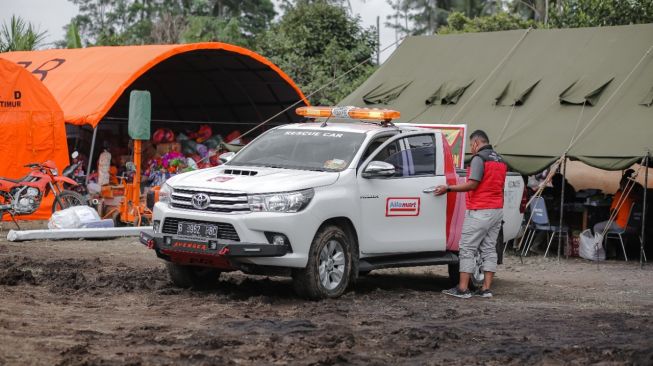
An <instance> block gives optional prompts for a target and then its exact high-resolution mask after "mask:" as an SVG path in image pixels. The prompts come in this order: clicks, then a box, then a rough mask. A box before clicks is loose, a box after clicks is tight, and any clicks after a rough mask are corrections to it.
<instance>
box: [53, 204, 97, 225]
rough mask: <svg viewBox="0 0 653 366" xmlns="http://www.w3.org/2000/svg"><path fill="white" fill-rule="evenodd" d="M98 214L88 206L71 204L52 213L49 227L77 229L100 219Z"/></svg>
mask: <svg viewBox="0 0 653 366" xmlns="http://www.w3.org/2000/svg"><path fill="white" fill-rule="evenodd" d="M100 220H101V219H100V215H98V213H97V211H95V210H94V209H93V208H92V207H89V206H73V207H68V208H66V209H64V210H61V211H57V212H55V213H53V214H52V216H51V217H50V220H49V221H48V228H49V229H78V228H81V227H85V226H86V225H89V224H91V223H93V222H97V221H100Z"/></svg>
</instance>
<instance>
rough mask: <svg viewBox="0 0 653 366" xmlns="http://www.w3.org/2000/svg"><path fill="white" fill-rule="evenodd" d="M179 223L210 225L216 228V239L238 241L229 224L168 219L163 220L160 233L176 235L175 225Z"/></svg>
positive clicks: (236, 234)
mask: <svg viewBox="0 0 653 366" xmlns="http://www.w3.org/2000/svg"><path fill="white" fill-rule="evenodd" d="M179 221H183V222H192V223H197V224H210V225H217V226H218V239H226V240H233V241H240V237H239V236H238V233H237V232H236V229H235V228H234V226H233V225H231V224H226V223H223V222H210V221H200V220H188V219H178V218H176V217H168V218H166V219H165V220H163V227H162V228H161V232H162V233H164V234H173V235H174V234H177V225H178V224H179Z"/></svg>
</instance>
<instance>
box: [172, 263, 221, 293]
mask: <svg viewBox="0 0 653 366" xmlns="http://www.w3.org/2000/svg"><path fill="white" fill-rule="evenodd" d="M166 267H167V268H168V275H169V276H170V280H171V281H172V284H173V285H175V286H176V287H180V288H206V287H211V285H215V283H216V282H217V280H218V278H219V277H220V271H218V270H217V269H214V268H207V267H194V266H183V265H180V264H175V263H170V262H167V263H166Z"/></svg>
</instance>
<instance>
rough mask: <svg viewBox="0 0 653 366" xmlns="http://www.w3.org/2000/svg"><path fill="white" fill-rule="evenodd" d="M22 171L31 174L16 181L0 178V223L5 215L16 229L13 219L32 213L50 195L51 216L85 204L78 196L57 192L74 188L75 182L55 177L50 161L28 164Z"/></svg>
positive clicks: (71, 193)
mask: <svg viewBox="0 0 653 366" xmlns="http://www.w3.org/2000/svg"><path fill="white" fill-rule="evenodd" d="M25 167H27V168H30V169H31V171H30V172H29V173H28V174H27V175H26V176H24V177H22V178H20V179H10V178H4V177H0V219H2V217H4V215H5V214H9V215H10V216H11V219H12V220H13V222H14V224H16V226H18V223H17V222H16V219H15V218H14V217H15V216H22V215H30V214H32V213H34V212H36V210H38V208H39V207H40V206H41V202H42V201H43V198H44V197H47V196H48V195H49V194H50V193H52V194H54V203H53V204H52V212H55V211H58V210H62V209H64V208H68V207H71V206H81V205H85V204H86V199H85V198H84V197H83V196H82V195H80V194H79V193H77V192H73V191H69V190H65V189H63V188H61V187H62V185H63V184H64V183H67V184H70V185H72V186H76V185H77V182H75V181H74V180H72V179H70V178H68V177H62V176H59V173H58V171H57V166H56V165H55V164H54V162H53V161H51V160H48V161H45V162H43V163H30V164H27V165H25ZM18 228H19V229H20V226H18Z"/></svg>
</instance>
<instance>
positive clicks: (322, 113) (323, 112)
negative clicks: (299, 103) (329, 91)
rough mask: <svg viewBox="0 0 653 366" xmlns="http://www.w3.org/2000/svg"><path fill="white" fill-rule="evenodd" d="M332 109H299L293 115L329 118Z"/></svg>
mask: <svg viewBox="0 0 653 366" xmlns="http://www.w3.org/2000/svg"><path fill="white" fill-rule="evenodd" d="M332 110H333V107H299V108H297V109H295V113H297V114H298V115H300V116H303V117H331V112H332Z"/></svg>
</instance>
